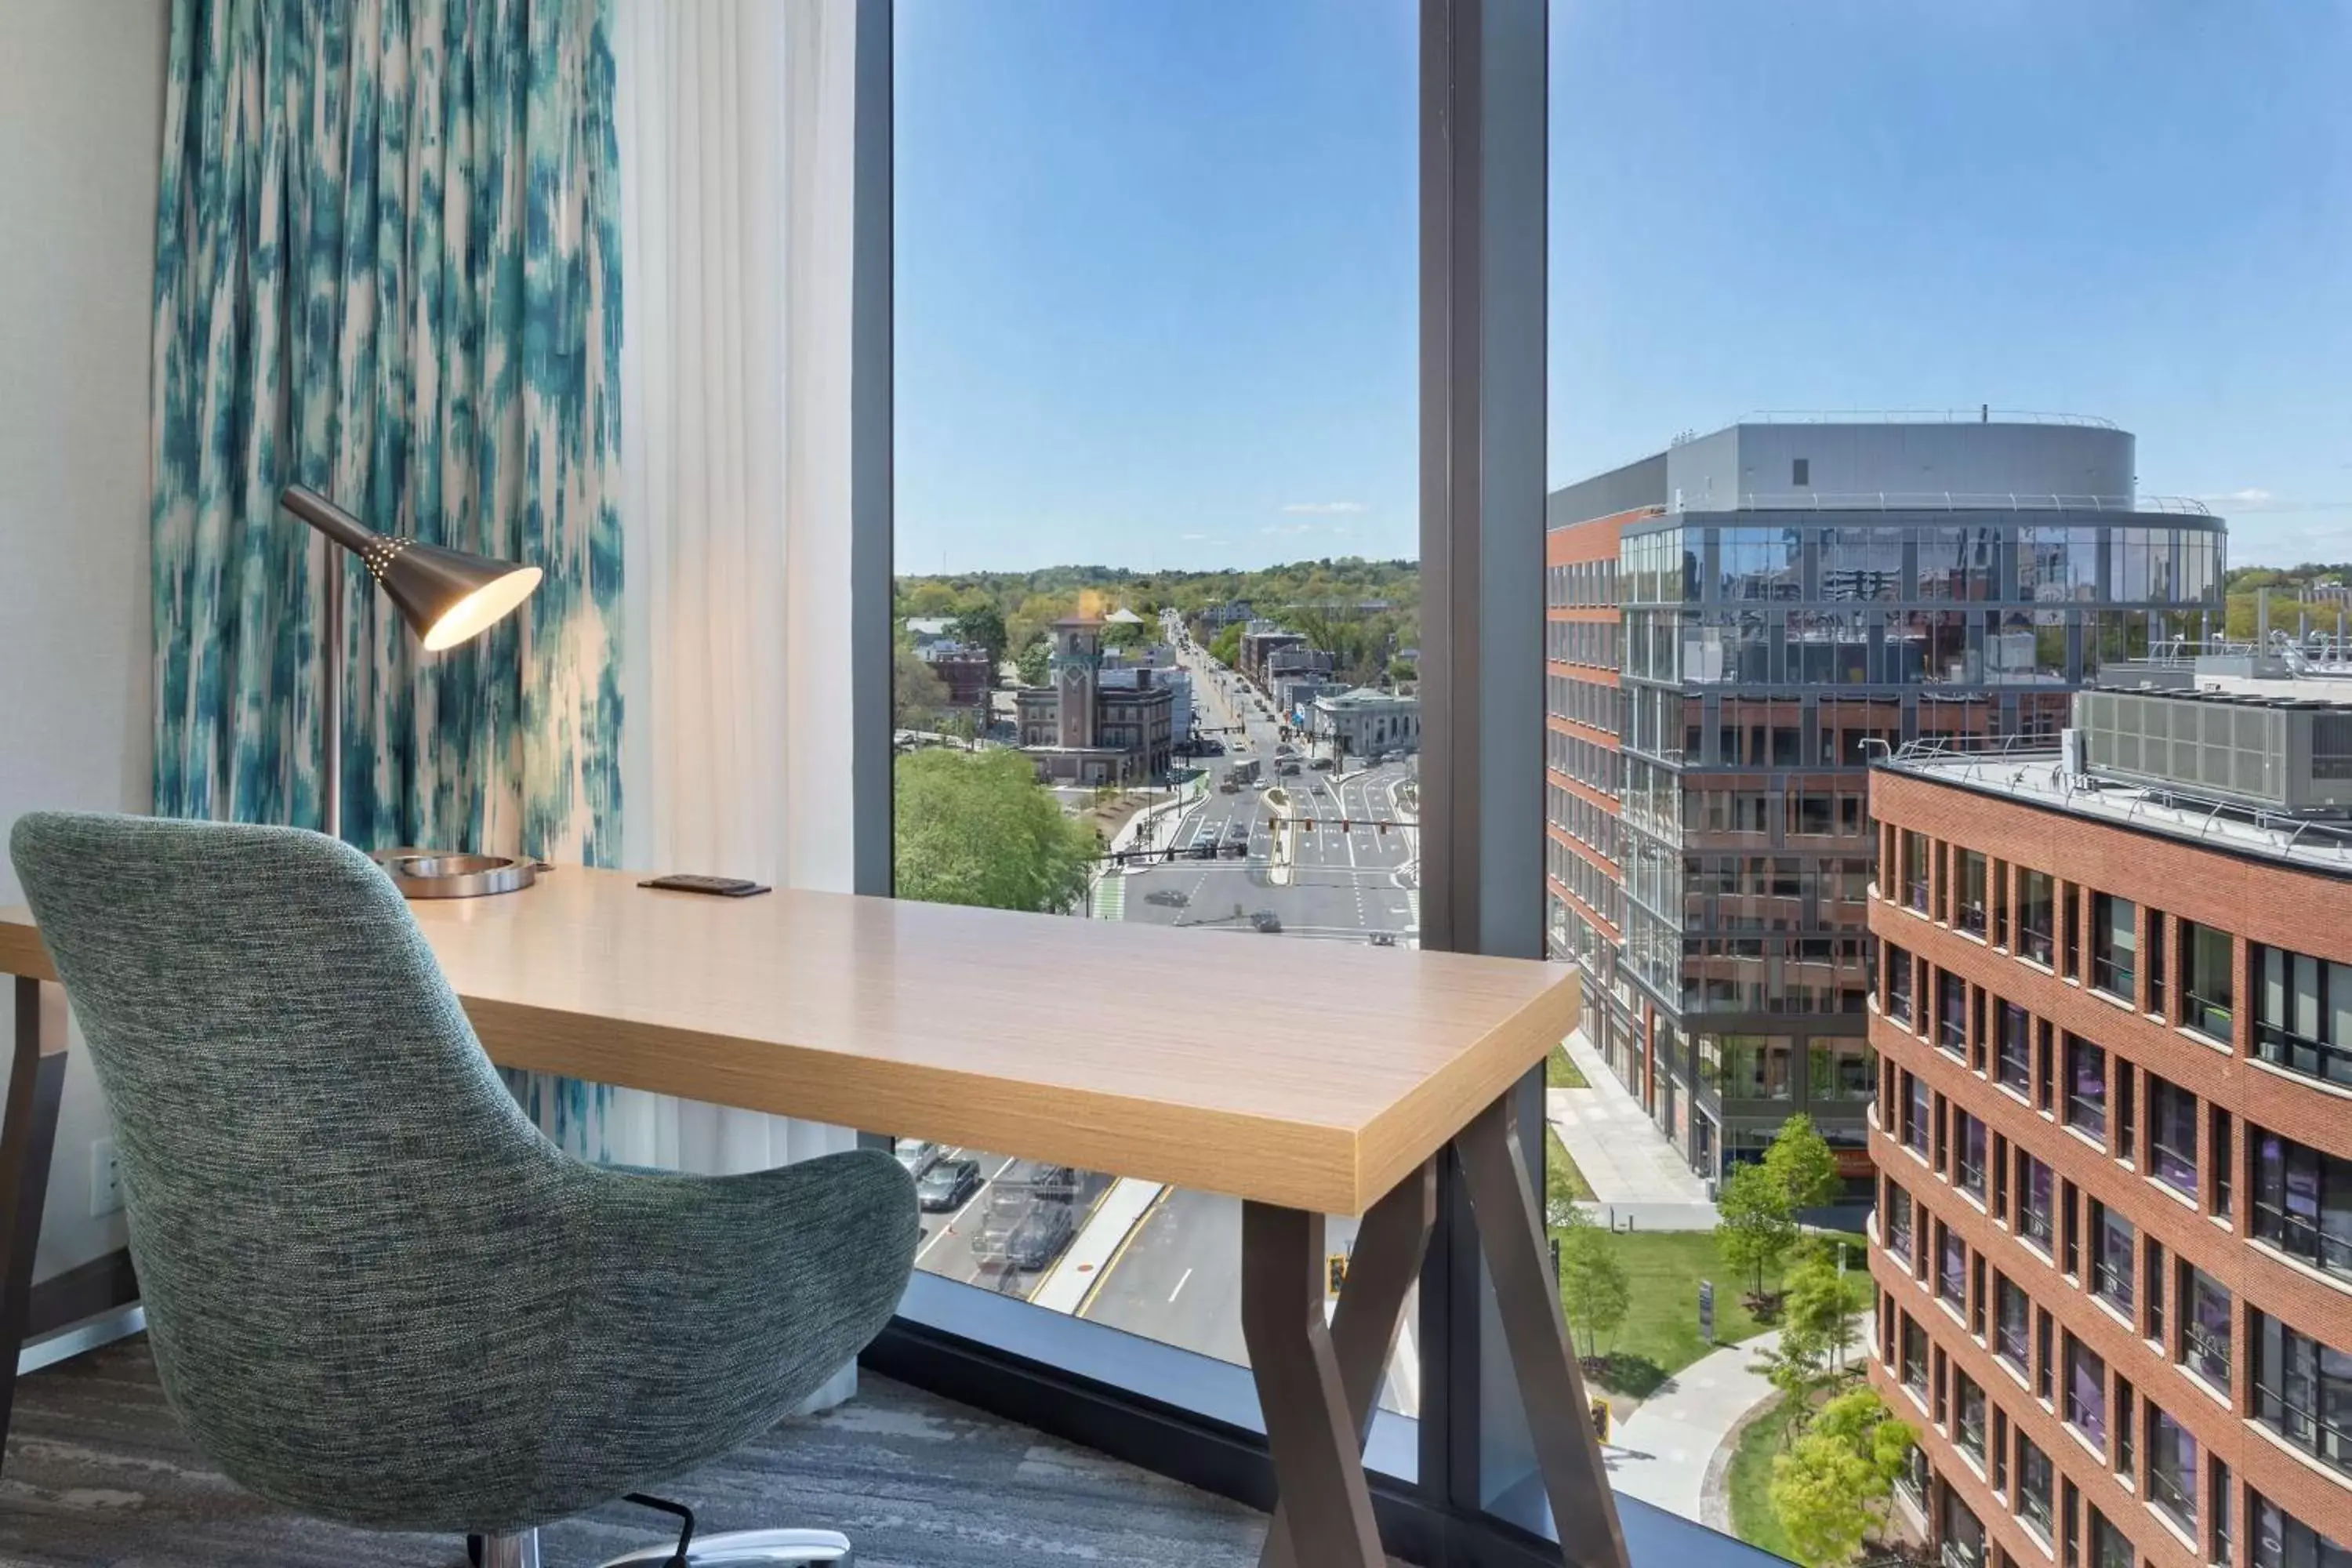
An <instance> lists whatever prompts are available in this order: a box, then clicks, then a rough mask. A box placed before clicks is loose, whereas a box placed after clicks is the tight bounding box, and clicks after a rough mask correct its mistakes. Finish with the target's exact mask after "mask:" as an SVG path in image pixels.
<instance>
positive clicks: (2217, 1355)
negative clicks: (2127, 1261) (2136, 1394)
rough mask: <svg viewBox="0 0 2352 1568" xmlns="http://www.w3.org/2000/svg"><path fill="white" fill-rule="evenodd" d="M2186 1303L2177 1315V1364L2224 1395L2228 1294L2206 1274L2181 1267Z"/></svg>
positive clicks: (2227, 1362)
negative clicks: (2178, 1344) (2178, 1361)
mask: <svg viewBox="0 0 2352 1568" xmlns="http://www.w3.org/2000/svg"><path fill="white" fill-rule="evenodd" d="M2182 1267H2183V1268H2184V1269H2185V1270H2186V1274H2185V1276H2184V1278H2185V1279H2186V1282H2187V1289H2185V1290H2184V1291H2183V1292H2182V1294H2183V1295H2184V1296H2186V1297H2187V1303H2186V1305H2185V1307H2184V1309H2183V1310H2182V1311H2181V1314H2180V1363H2181V1364H2182V1365H2183V1366H2185V1367H2187V1368H2189V1371H2191V1372H2193V1373H2196V1374H2197V1375H2198V1376H2200V1377H2201V1378H2203V1379H2204V1380H2205V1381H2206V1382H2208V1383H2210V1384H2212V1385H2213V1386H2214V1387H2216V1388H2218V1389H2221V1391H2222V1392H2224V1393H2227V1392H2228V1391H2229V1387H2230V1292H2229V1291H2228V1290H2227V1289H2223V1287H2222V1285H2221V1281H2220V1280H2218V1279H2214V1278H2213V1277H2212V1276H2211V1275H2210V1274H2208V1273H2206V1272H2205V1271H2204V1270H2203V1269H2201V1268H2196V1267H2195V1266H2193V1265H2187V1264H2184V1265H2183V1266H2182Z"/></svg>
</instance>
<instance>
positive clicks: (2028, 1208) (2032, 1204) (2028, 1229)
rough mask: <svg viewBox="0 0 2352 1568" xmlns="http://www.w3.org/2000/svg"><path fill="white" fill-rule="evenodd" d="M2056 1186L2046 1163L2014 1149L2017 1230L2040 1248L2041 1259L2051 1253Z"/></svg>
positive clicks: (2054, 1178)
mask: <svg viewBox="0 0 2352 1568" xmlns="http://www.w3.org/2000/svg"><path fill="white" fill-rule="evenodd" d="M2056 1186H2057V1178H2056V1177H2054V1176H2053V1175H2052V1174H2051V1173H2050V1167H2049V1166H2047V1165H2045V1164H2043V1163H2042V1162H2041V1161H2039V1160H2037V1159H2035V1158H2034V1157H2033V1156H2032V1155H2031V1154H2029V1153H2027V1152H2025V1151H2023V1150H2022V1149H2021V1150H2019V1151H2018V1152H2017V1233H2018V1234H2019V1235H2020V1236H2021V1237H2024V1238H2025V1239H2026V1240H2027V1241H2029V1242H2031V1243H2032V1244H2033V1246H2034V1247H2038V1248H2040V1249H2041V1252H2042V1256H2043V1257H2044V1258H2047V1257H2049V1256H2050V1255H2051V1252H2052V1246H2051V1241H2052V1237H2051V1226H2052V1223H2053V1219H2054V1217H2055V1215H2056V1211H2057V1207H2058V1203H2057V1195H2056V1190H2055V1189H2056Z"/></svg>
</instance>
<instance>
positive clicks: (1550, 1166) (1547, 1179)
mask: <svg viewBox="0 0 2352 1568" xmlns="http://www.w3.org/2000/svg"><path fill="white" fill-rule="evenodd" d="M1544 1185H1545V1186H1546V1187H1547V1188H1553V1189H1559V1190H1558V1191H1556V1192H1554V1194H1553V1195H1554V1196H1557V1197H1565V1198H1566V1199H1567V1200H1568V1201H1569V1202H1570V1203H1577V1204H1581V1203H1590V1202H1591V1201H1592V1184H1591V1183H1590V1182H1588V1181H1586V1180H1585V1179H1584V1173H1583V1172H1581V1171H1580V1170H1578V1169H1577V1168H1576V1162H1575V1161H1574V1160H1572V1159H1570V1157H1569V1153H1568V1145H1567V1144H1565V1143H1562V1142H1560V1141H1559V1133H1557V1132H1555V1131H1552V1130H1551V1129H1550V1128H1549V1127H1547V1128H1545V1129H1544Z"/></svg>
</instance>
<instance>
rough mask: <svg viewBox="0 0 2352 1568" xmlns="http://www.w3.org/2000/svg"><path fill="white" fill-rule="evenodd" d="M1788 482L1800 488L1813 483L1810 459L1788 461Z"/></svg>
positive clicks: (1791, 459)
mask: <svg viewBox="0 0 2352 1568" xmlns="http://www.w3.org/2000/svg"><path fill="white" fill-rule="evenodd" d="M1789 482H1790V484H1792V485H1796V486H1798V487H1800V488H1801V487H1803V486H1806V485H1810V484H1811V483H1812V482H1813V463H1812V459H1811V458H1790V459H1789Z"/></svg>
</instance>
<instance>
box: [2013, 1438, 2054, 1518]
mask: <svg viewBox="0 0 2352 1568" xmlns="http://www.w3.org/2000/svg"><path fill="white" fill-rule="evenodd" d="M2051 1479H2052V1473H2051V1468H2050V1456H2049V1455H2047V1454H2045V1453H2043V1452H2042V1449H2041V1448H2040V1447H2039V1446H2037V1445H2036V1444H2035V1443H2034V1441H2033V1439H2032V1438H2031V1437H2025V1436H2020V1437H2019V1438H2018V1440H2017V1514H2018V1517H2019V1518H2020V1519H2022V1520H2023V1521H2025V1522H2026V1523H2027V1524H2029V1525H2031V1526H2032V1528H2033V1532H2034V1533H2035V1534H2036V1535H2039V1536H2040V1537H2042V1540H2043V1541H2044V1542H2047V1541H2048V1540H2049V1539H2050V1485H2051Z"/></svg>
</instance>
